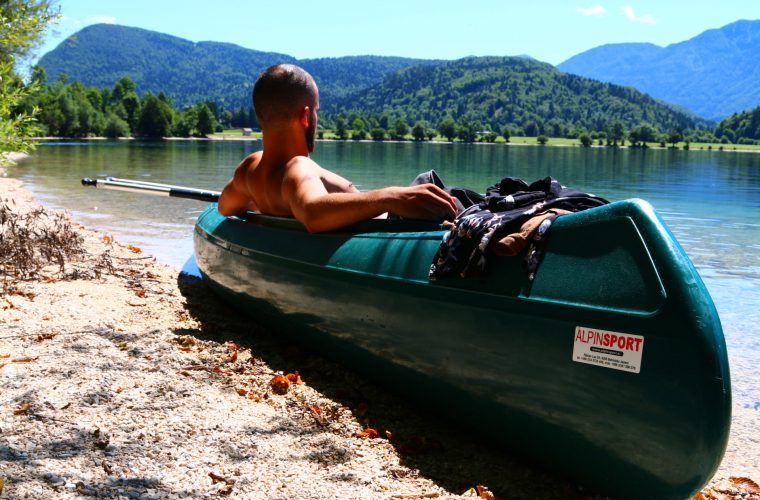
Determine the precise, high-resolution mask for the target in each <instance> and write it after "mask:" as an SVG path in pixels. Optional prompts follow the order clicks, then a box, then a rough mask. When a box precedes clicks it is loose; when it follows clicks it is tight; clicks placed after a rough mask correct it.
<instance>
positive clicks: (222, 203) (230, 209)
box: [216, 196, 245, 217]
mask: <svg viewBox="0 0 760 500" xmlns="http://www.w3.org/2000/svg"><path fill="white" fill-rule="evenodd" d="M216 209H217V211H218V212H219V213H220V214H222V215H224V216H225V217H231V216H233V215H240V214H241V213H243V212H244V211H245V208H243V209H240V207H238V206H236V205H235V204H233V203H229V202H228V201H227V200H225V199H224V196H222V197H220V198H219V202H218V203H217V206H216Z"/></svg>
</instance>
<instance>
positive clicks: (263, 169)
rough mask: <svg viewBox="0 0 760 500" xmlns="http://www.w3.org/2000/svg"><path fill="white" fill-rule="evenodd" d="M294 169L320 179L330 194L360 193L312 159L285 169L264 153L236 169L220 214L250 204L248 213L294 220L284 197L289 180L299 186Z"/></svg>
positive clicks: (297, 161)
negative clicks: (269, 159) (286, 181)
mask: <svg viewBox="0 0 760 500" xmlns="http://www.w3.org/2000/svg"><path fill="white" fill-rule="evenodd" d="M262 160H263V161H262ZM291 169H295V170H299V172H300V171H305V172H307V175H308V176H309V177H313V178H318V179H319V180H320V181H321V182H322V185H323V186H324V189H325V191H326V192H327V193H358V192H359V190H357V189H356V187H354V185H353V184H352V183H351V182H350V181H348V180H346V179H344V178H343V177H341V176H339V175H337V174H335V173H333V172H330V171H329V170H326V169H324V168H322V167H320V166H319V165H318V164H317V163H316V162H314V161H312V160H311V159H310V158H308V157H295V158H292V159H291V160H290V161H289V162H288V163H287V164H285V165H272V164H271V162H267V161H266V158H264V155H263V151H256V152H255V153H252V154H250V155H248V156H247V157H246V158H245V159H244V160H243V161H242V162H240V165H238V167H237V168H236V169H235V174H234V176H233V177H232V179H231V180H230V182H229V183H228V184H227V186H226V187H225V193H226V196H225V197H223V199H222V200H220V204H219V211H220V212H222V213H225V212H239V210H238V209H236V208H237V207H240V206H241V205H243V204H244V203H247V205H246V209H247V210H255V211H259V212H261V213H265V214H268V215H278V216H281V217H293V211H292V209H291V207H290V203H288V202H287V201H286V200H285V199H284V197H283V194H282V193H283V187H284V185H285V179H286V178H287V179H288V185H292V184H294V183H297V180H292V179H290V176H289V175H288V172H289V171H290V170H291ZM235 201H237V203H235ZM231 205H235V206H231Z"/></svg>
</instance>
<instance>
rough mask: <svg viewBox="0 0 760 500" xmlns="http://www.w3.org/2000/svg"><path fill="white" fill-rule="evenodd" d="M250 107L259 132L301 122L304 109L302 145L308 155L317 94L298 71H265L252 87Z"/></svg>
mask: <svg viewBox="0 0 760 500" xmlns="http://www.w3.org/2000/svg"><path fill="white" fill-rule="evenodd" d="M253 107H254V109H255V110H256V116H257V117H258V119H259V123H260V124H261V127H262V129H265V128H268V127H276V126H278V125H279V124H283V123H287V122H289V121H291V120H299V119H302V118H303V113H304V109H305V108H307V107H308V116H307V118H306V119H307V121H308V126H307V134H306V141H307V144H308V145H309V151H312V150H313V149H314V135H315V133H316V128H317V108H318V107H319V91H318V90H317V84H316V83H315V82H314V78H312V77H311V75H310V74H309V73H307V72H306V71H304V70H303V69H302V68H299V67H298V66H294V65H292V64H278V65H275V66H272V67H270V68H267V69H266V70H265V71H264V72H263V73H262V74H261V75H260V76H259V78H258V80H256V84H255V85H254V86H253Z"/></svg>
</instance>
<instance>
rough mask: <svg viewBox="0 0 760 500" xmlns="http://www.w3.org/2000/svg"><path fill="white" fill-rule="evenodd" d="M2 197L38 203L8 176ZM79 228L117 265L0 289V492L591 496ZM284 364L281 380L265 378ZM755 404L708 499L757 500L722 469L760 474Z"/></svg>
mask: <svg viewBox="0 0 760 500" xmlns="http://www.w3.org/2000/svg"><path fill="white" fill-rule="evenodd" d="M11 168H12V167H11ZM0 174H1V173H0ZM0 198H1V199H2V200H6V201H7V203H8V204H9V205H10V206H11V207H12V208H13V210H14V211H18V212H25V211H29V210H31V209H33V208H34V207H35V206H36V203H35V201H34V200H33V199H32V197H31V195H30V194H29V193H28V192H27V191H25V190H24V189H23V187H22V186H21V183H20V182H19V181H17V180H13V179H9V178H4V177H3V176H2V175H0ZM72 224H73V226H74V229H75V231H76V232H77V233H79V234H80V235H82V236H83V237H84V239H85V246H86V248H87V251H88V254H89V255H90V257H88V258H86V259H85V260H83V261H81V262H78V263H75V264H72V265H73V266H74V267H76V266H79V267H78V268H79V269H81V270H84V271H87V270H90V271H91V270H93V268H95V267H96V263H97V262H98V260H97V258H96V257H97V256H99V255H103V254H104V253H106V255H107V256H108V257H109V258H110V261H111V262H112V263H113V273H107V272H105V273H103V274H101V276H100V277H93V276H90V277H89V278H88V279H72V278H69V279H61V277H60V274H59V273H58V272H57V271H58V269H57V268H56V267H53V268H49V269H47V270H46V271H45V272H44V273H43V276H41V277H39V278H37V279H33V280H29V281H24V282H21V283H20V284H18V287H17V288H18V289H17V290H16V292H14V293H6V294H3V295H0V386H1V387H2V392H0V490H2V491H1V492H0V498H81V497H87V496H100V497H109V498H111V497H114V498H201V497H209V496H228V497H230V498H288V499H290V498H319V499H322V498H324V499H328V498H388V499H393V498H408V499H415V498H472V497H477V495H478V493H479V492H482V493H483V498H487V497H488V494H487V493H486V492H485V489H487V490H490V491H491V492H493V493H494V494H495V495H496V497H497V498H526V499H527V498H547V499H551V498H598V496H597V495H595V492H593V491H590V490H588V489H584V488H583V487H582V486H580V485H577V484H573V483H572V482H569V481H568V480H566V479H563V478H561V477H557V476H554V475H552V474H549V473H546V472H544V471H542V470H540V469H537V468H534V467H531V466H529V465H527V464H525V463H523V462H521V461H520V460H519V459H516V458H512V457H510V456H508V455H507V454H505V453H504V452H503V450H501V449H499V447H496V446H491V445H489V443H488V442H484V441H482V440H477V439H474V438H472V437H471V436H470V435H468V434H467V433H463V432H461V430H459V429H456V428H453V427H450V426H449V425H448V424H446V423H443V421H444V419H441V418H440V415H435V414H433V413H428V412H425V411H424V410H422V409H419V408H417V407H415V406H413V405H410V404H409V403H408V402H407V401H405V400H403V399H401V398H398V397H397V396H395V395H394V394H392V393H389V392H388V391H387V390H386V389H384V388H382V387H378V386H376V385H374V384H372V383H370V382H368V381H367V380H365V379H364V378H362V377H360V376H358V375H356V374H355V373H353V372H351V371H349V370H347V369H345V368H344V367H342V366H340V365H338V364H335V363H332V362H330V361H327V360H325V359H323V358H321V357H318V356H315V355H313V354H311V353H308V352H305V351H303V350H301V349H300V348H299V347H297V346H295V345H291V344H289V343H288V342H287V341H286V340H283V337H282V336H281V335H280V332H277V331H266V330H263V329H262V328H260V327H258V326H257V325H256V324H255V323H254V322H253V321H251V320H250V319H247V318H243V317H241V316H240V315H239V314H237V313H236V312H235V311H232V310H230V309H229V308H228V307H227V306H226V305H225V304H224V303H222V302H220V301H219V300H217V298H216V297H215V296H214V295H213V294H212V293H211V292H210V291H209V290H208V289H207V288H206V286H205V285H204V283H202V281H200V280H199V279H198V278H195V277H191V276H188V275H184V274H180V273H179V271H177V270H176V269H174V268H171V267H168V266H164V265H161V264H159V263H157V262H155V260H154V259H153V258H151V257H150V256H147V255H144V254H143V253H142V252H141V251H140V249H137V248H135V247H130V246H129V242H121V241H114V239H113V238H111V237H110V235H104V234H100V233H96V232H93V231H90V230H88V229H87V228H85V227H83V226H80V225H78V224H76V221H72ZM100 262H101V263H102V262H103V260H102V259H101V260H100ZM80 274H87V273H84V272H83V273H80ZM90 274H93V273H90ZM296 371H297V372H298V375H296V374H295V372H296ZM287 374H291V375H290V377H291V379H292V380H293V381H294V383H291V384H290V385H289V386H288V388H287V392H285V393H284V394H278V393H277V391H276V390H275V388H274V387H273V385H272V383H271V381H272V379H273V378H274V377H276V376H278V375H287ZM299 378H300V381H299V380H298V379H299ZM735 406H737V405H735ZM757 415H758V413H757V410H756V409H753V408H739V407H738V406H737V407H736V408H735V411H734V423H733V427H732V433H731V439H730V442H729V447H728V451H727V453H726V457H725V459H724V461H723V463H722V465H721V467H720V469H719V470H718V472H717V474H716V476H715V478H714V479H713V481H711V482H710V484H709V485H707V486H706V488H705V489H704V490H703V497H704V498H710V495H712V494H715V495H717V494H718V492H721V493H723V494H728V495H729V497H736V498H751V497H752V496H751V495H753V494H752V493H749V492H750V491H751V490H752V487H751V486H746V485H745V486H737V485H735V484H732V483H731V481H730V480H729V478H731V477H749V478H751V479H754V480H755V481H757V480H759V479H760V473H758V471H759V470H760V460H759V459H758V457H760V444H758V439H757V437H756V432H757V422H758V419H757ZM368 426H369V427H372V428H374V429H377V430H378V431H379V434H380V436H379V437H377V438H372V437H369V436H366V435H362V431H363V430H364V429H365V428H367V427H368ZM386 431H389V432H390V434H386ZM389 435H390V436H392V440H391V439H388V436H389ZM741 495H744V496H741ZM748 495H750V496H748ZM754 495H755V496H754V498H760V493H755V494H754Z"/></svg>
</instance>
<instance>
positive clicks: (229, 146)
mask: <svg viewBox="0 0 760 500" xmlns="http://www.w3.org/2000/svg"><path fill="white" fill-rule="evenodd" d="M260 148H261V142H260V141H255V140H254V141H157V142H138V141H91V142H87V141H83V142H48V143H42V144H41V145H40V146H39V148H38V149H37V151H36V152H35V154H34V156H33V157H32V158H30V159H27V160H24V161H23V162H21V163H20V164H19V165H18V166H17V167H13V168H11V169H9V173H8V175H10V176H12V177H17V178H20V179H22V180H23V181H24V182H25V187H26V188H27V189H29V190H30V191H32V192H33V193H34V195H35V196H36V197H37V199H38V200H40V201H41V202H42V203H43V204H45V205H46V206H48V207H51V208H63V209H66V210H68V211H69V212H70V213H71V214H72V216H73V218H74V219H75V220H77V221H78V222H81V223H83V224H85V225H87V226H88V227H91V228H93V229H97V230H100V231H104V232H107V233H109V234H112V235H113V236H115V237H116V239H117V240H119V241H122V242H128V243H132V244H134V245H136V246H139V247H141V248H143V250H145V251H146V252H148V253H151V254H153V255H156V256H157V257H158V259H159V260H160V261H163V262H165V263H168V264H171V265H174V266H177V267H178V268H179V267H181V266H182V265H183V264H184V263H185V262H186V261H187V260H188V258H189V257H190V256H191V255H192V226H193V223H194V220H195V218H196V217H197V215H198V214H199V213H200V212H201V211H202V209H203V207H204V204H202V203H200V202H194V201H189V200H177V199H169V198H163V197H152V196H148V195H140V194H133V193H121V192H115V191H105V190H95V189H92V188H83V187H81V185H80V180H81V178H82V177H103V176H108V175H110V176H114V177H125V178H135V179H140V180H149V181H153V182H161V183H167V184H178V185H187V186H192V187H198V188H205V189H213V190H221V188H222V186H223V185H224V183H225V182H226V181H227V180H228V179H229V177H230V175H231V173H232V171H233V169H234V167H235V166H236V165H237V163H238V162H239V161H240V160H241V159H242V158H243V157H244V156H246V155H247V154H249V153H251V152H253V151H256V150H258V149H260ZM313 158H314V159H315V160H316V161H317V162H318V163H320V164H321V165H323V166H325V167H327V168H330V169H332V170H334V171H336V172H338V173H339V174H341V175H343V176H345V177H347V178H349V179H351V180H352V181H353V182H354V183H355V184H356V185H357V186H358V187H359V188H360V189H373V188H377V187H382V186H386V185H391V184H396V185H406V184H408V183H409V182H411V180H412V179H414V177H415V176H416V175H417V174H418V173H419V172H421V171H425V170H430V169H435V170H436V171H437V172H438V173H439V175H440V176H441V177H442V178H443V180H444V181H445V182H446V183H447V184H449V185H458V186H465V187H469V188H471V189H474V190H476V191H480V192H484V191H485V189H486V188H487V187H488V186H490V185H492V184H495V183H496V182H498V181H499V180H500V179H501V178H503V177H506V176H512V177H520V178H522V179H524V180H526V181H528V182H531V181H533V180H536V179H539V178H542V177H545V176H547V175H551V176H552V177H554V178H556V179H558V180H559V181H560V182H561V183H562V184H564V185H566V186H570V187H573V188H576V189H579V190H582V191H587V192H591V193H593V194H596V195H599V196H603V197H605V198H607V199H608V200H610V201H615V200H620V199H625V198H632V197H638V198H644V199H646V200H647V201H649V202H650V203H652V205H654V207H655V209H657V211H658V212H659V213H660V214H661V215H662V216H663V218H664V219H665V221H666V222H667V224H668V225H669V226H670V228H671V230H672V231H673V232H674V234H675V235H676V237H677V238H678V240H679V242H680V243H681V245H682V246H683V247H684V249H685V250H686V252H687V254H688V255H689V256H690V257H691V259H692V261H693V262H694V264H695V265H696V267H697V269H698V270H699V272H700V274H701V275H702V278H703V279H704V281H705V283H706V285H707V288H708V289H709V291H710V293H711V294H712V296H713V299H714V300H715V303H716V306H717V308H718V312H719V313H720V317H721V321H722V323H723V328H724V332H725V336H726V341H727V343H728V348H729V357H730V361H731V370H732V374H733V380H732V383H733V395H734V399H735V402H736V404H739V405H741V406H743V407H747V408H754V409H755V410H760V389H759V388H758V383H757V381H758V380H760V368H758V367H757V364H758V363H757V361H756V360H758V359H760V154H756V153H736V152H719V151H682V150H628V149H606V148H592V149H586V148H580V147H538V146H516V145H510V146H506V145H504V144H468V145H462V144H429V143H424V144H411V143H372V142H328V141H323V142H318V143H317V148H316V151H315V153H314V155H313Z"/></svg>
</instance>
